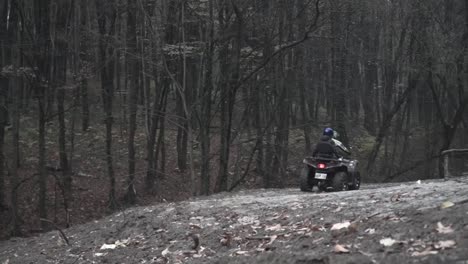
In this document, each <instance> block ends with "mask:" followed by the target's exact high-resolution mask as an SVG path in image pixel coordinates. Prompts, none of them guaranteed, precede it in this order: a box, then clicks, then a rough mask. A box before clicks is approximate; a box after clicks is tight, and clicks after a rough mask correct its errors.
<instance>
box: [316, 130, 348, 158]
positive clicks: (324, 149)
mask: <svg viewBox="0 0 468 264" xmlns="http://www.w3.org/2000/svg"><path fill="white" fill-rule="evenodd" d="M337 135H338V133H337V132H336V131H334V130H333V129H331V128H329V127H327V128H325V129H324V130H323V135H322V137H321V138H320V141H319V143H317V145H316V146H315V150H314V152H313V153H312V156H314V157H316V156H318V157H323V158H339V157H341V156H342V155H340V154H339V153H338V151H337V150H339V151H340V153H343V154H344V155H349V154H351V153H350V151H349V150H348V149H347V148H346V147H345V146H344V145H343V143H341V141H339V140H337V139H336V138H335V137H337ZM330 146H331V148H330Z"/></svg>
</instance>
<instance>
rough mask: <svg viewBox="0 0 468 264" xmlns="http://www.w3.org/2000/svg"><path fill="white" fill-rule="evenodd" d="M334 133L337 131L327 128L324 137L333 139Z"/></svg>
mask: <svg viewBox="0 0 468 264" xmlns="http://www.w3.org/2000/svg"><path fill="white" fill-rule="evenodd" d="M334 132H335V131H333V129H331V128H329V127H327V128H325V129H324V130H323V135H324V136H329V137H333V135H334Z"/></svg>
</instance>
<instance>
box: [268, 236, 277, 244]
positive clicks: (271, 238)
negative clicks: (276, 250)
mask: <svg viewBox="0 0 468 264" xmlns="http://www.w3.org/2000/svg"><path fill="white" fill-rule="evenodd" d="M277 238H278V236H277V235H273V236H271V237H270V242H268V243H267V244H266V245H268V246H269V245H271V244H273V242H275V240H276V239H277Z"/></svg>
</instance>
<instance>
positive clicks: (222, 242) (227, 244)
mask: <svg viewBox="0 0 468 264" xmlns="http://www.w3.org/2000/svg"><path fill="white" fill-rule="evenodd" d="M219 242H220V243H221V245H223V246H225V247H227V246H229V242H230V241H229V239H228V238H225V237H223V238H221V240H220V241H219Z"/></svg>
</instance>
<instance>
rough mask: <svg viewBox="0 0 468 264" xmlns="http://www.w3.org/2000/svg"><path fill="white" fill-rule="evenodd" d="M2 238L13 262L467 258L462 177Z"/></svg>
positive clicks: (2, 263) (175, 207) (1, 246)
mask: <svg viewBox="0 0 468 264" xmlns="http://www.w3.org/2000/svg"><path fill="white" fill-rule="evenodd" d="M63 231H64V233H65V235H66V238H67V239H68V240H69V245H67V243H66V242H65V240H64V239H63V237H62V236H61V235H60V233H59V232H58V231H52V232H49V233H46V234H42V235H40V236H38V237H34V238H15V239H11V240H9V241H3V242H0V264H7V263H8V264H10V263H460V264H461V263H468V178H458V179H453V180H449V181H423V182H421V183H416V182H411V183H404V184H386V185H376V184H374V185H364V186H363V189H361V190H359V191H347V192H337V193H316V192H314V193H303V192H300V191H299V190H296V189H281V190H280V189H270V190H251V191H242V192H238V193H224V194H217V195H214V196H210V197H206V198H199V199H195V200H191V201H186V202H180V203H166V204H158V205H155V206H150V207H136V208H131V209H128V210H126V211H125V212H122V213H118V214H114V215H111V216H109V217H107V218H104V219H102V220H99V221H94V222H91V223H88V224H85V225H80V226H74V227H71V228H69V229H66V230H63Z"/></svg>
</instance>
